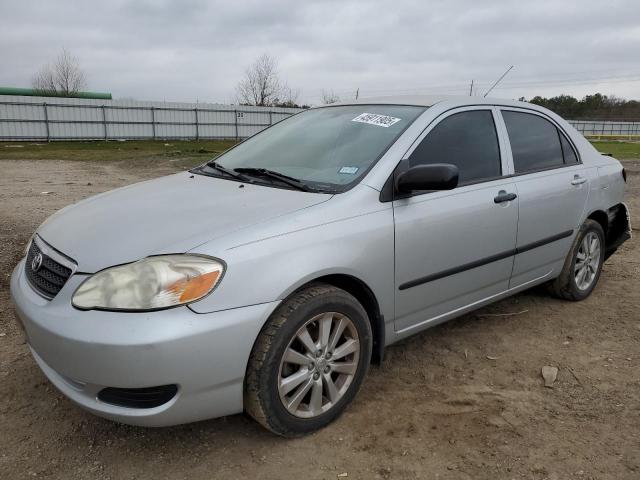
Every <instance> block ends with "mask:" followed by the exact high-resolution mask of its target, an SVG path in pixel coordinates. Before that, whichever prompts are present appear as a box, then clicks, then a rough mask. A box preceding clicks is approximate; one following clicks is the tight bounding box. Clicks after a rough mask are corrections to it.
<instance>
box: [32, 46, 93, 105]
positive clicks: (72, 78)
mask: <svg viewBox="0 0 640 480" xmlns="http://www.w3.org/2000/svg"><path fill="white" fill-rule="evenodd" d="M86 84H87V82H86V79H85V75H84V72H83V71H82V69H81V68H80V64H79V62H78V59H77V58H76V57H74V56H73V55H71V54H70V53H69V52H68V51H67V50H66V49H64V48H63V49H62V53H60V55H58V58H57V59H56V61H55V62H54V63H53V64H48V65H45V66H44V67H43V68H42V69H41V70H40V71H39V72H38V73H36V74H35V75H34V77H33V80H32V85H33V88H34V90H37V91H39V92H42V93H47V94H55V95H61V96H69V95H73V94H76V93H78V92H79V91H80V90H82V89H83V88H85V87H86Z"/></svg>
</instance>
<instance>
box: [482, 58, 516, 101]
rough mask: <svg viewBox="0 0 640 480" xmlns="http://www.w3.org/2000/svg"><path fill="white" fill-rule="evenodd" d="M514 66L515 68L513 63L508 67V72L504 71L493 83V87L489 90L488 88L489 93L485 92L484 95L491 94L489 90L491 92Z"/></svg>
mask: <svg viewBox="0 0 640 480" xmlns="http://www.w3.org/2000/svg"><path fill="white" fill-rule="evenodd" d="M512 68H513V65H511V66H510V67H509V68H507V71H506V72H504V73H503V74H502V76H501V77H500V78H499V79H498V80H496V82H495V83H494V84H493V85H491V88H490V89H489V90H487V93H485V94H484V95H483V97H486V96H487V95H489V92H491V90H493V89H494V88H495V87H496V85H498V84H499V83H500V80H502V79H503V78H504V77H506V76H507V73H509V72H510V71H511V69H512Z"/></svg>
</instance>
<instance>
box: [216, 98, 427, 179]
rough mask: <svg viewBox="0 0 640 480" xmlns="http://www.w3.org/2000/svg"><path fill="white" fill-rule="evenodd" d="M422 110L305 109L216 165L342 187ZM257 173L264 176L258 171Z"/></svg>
mask: <svg viewBox="0 0 640 480" xmlns="http://www.w3.org/2000/svg"><path fill="white" fill-rule="evenodd" d="M424 110H425V107H415V106H402V105H348V106H336V107H324V108H317V109H312V110H307V111H305V112H302V113H299V114H297V115H294V116H292V117H289V118H287V119H286V120H283V121H281V122H279V123H277V124H275V125H274V126H272V127H270V128H268V129H266V130H264V131H262V132H260V133H259V134H257V135H255V136H253V137H251V138H249V139H247V140H245V141H244V142H242V143H240V144H239V145H237V146H236V147H234V148H232V149H231V150H229V151H228V152H226V153H224V154H222V155H221V156H219V157H218V158H217V159H216V164H218V165H219V166H221V167H223V168H225V169H228V170H233V171H234V172H235V171H236V170H237V169H239V171H240V172H242V174H243V175H245V176H246V175H251V174H252V172H251V170H252V169H266V170H269V171H271V172H276V173H278V174H282V175H286V176H287V177H290V178H291V179H296V180H300V181H301V182H304V184H305V185H308V186H310V187H312V188H314V189H316V190H332V191H342V190H345V189H346V188H347V186H348V185H349V184H353V183H354V182H356V181H357V180H358V179H359V178H361V177H362V176H363V175H364V174H365V173H366V172H367V171H368V170H369V168H370V167H371V166H373V165H374V164H375V162H376V161H377V160H378V159H379V158H380V157H381V156H382V155H383V154H384V153H385V151H386V150H387V149H388V148H389V147H390V146H391V144H392V143H393V142H394V141H395V140H396V139H397V138H398V137H399V136H400V134H401V133H402V132H403V131H404V130H405V129H406V128H407V127H408V126H409V125H410V124H411V123H412V122H413V121H414V120H415V119H416V118H417V117H418V115H420V114H421V113H422V112H424ZM206 168H208V169H213V167H211V166H209V167H206ZM253 173H254V174H256V175H257V173H256V172H255V171H254V172H253ZM260 177H261V178H260V180H263V179H264V178H266V177H265V175H264V171H263V172H262V175H260ZM274 181H275V180H274ZM278 186H284V187H286V185H281V184H278Z"/></svg>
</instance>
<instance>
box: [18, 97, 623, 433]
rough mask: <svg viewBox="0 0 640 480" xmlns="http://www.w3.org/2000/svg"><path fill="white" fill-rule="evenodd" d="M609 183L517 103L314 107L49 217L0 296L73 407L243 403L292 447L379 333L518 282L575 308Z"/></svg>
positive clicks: (595, 255)
mask: <svg viewBox="0 0 640 480" xmlns="http://www.w3.org/2000/svg"><path fill="white" fill-rule="evenodd" d="M625 181H626V177H625V171H624V169H623V168H622V166H621V164H620V163H619V162H618V161H616V160H615V159H613V158H611V157H609V156H604V155H601V154H600V153H598V152H597V151H596V150H595V149H594V148H593V147H592V146H591V144H590V143H589V142H588V141H587V140H585V139H584V138H583V137H582V135H580V133H578V132H577V131H576V130H575V129H573V128H572V127H571V126H570V125H569V124H568V123H567V122H565V121H564V120H563V119H561V118H559V117H558V116H557V115H555V114H553V113H552V112H550V111H548V110H545V109H543V108H540V107H537V106H534V105H530V104H528V103H522V102H515V101H501V100H491V99H478V98H473V97H461V98H448V99H443V98H438V99H435V98H429V97H411V98H404V97H397V98H385V99H378V100H364V101H359V102H354V103H350V104H340V105H332V106H327V107H321V108H314V109H310V110H307V111H304V112H303V113H300V114H297V115H295V116H292V117H290V118H288V119H286V120H284V121H282V122H280V123H278V124H276V125H274V126H272V127H270V128H268V129H266V130H264V131H262V132H261V133H259V134H257V135H255V136H253V137H251V138H249V139H248V140H246V141H244V142H242V143H240V144H238V145H236V146H235V147H233V148H232V149H230V150H228V151H227V152H225V153H224V154H222V155H221V156H219V157H218V158H216V159H215V161H210V162H208V163H206V164H204V165H201V166H199V167H197V168H194V169H193V170H191V171H189V172H183V173H178V174H175V175H170V176H167V177H163V178H159V179H155V180H150V181H147V182H142V183H139V184H136V185H131V186H127V187H124V188H120V189H117V190H114V191H112V192H108V193H105V194H102V195H98V196H96V197H93V198H89V199H87V200H84V201H82V202H79V203H77V204H75V205H71V206H69V207H66V208H64V209H62V210H61V211H59V212H58V213H56V214H54V215H53V216H51V217H50V218H49V219H48V220H46V221H45V222H44V223H43V224H42V225H41V226H40V227H39V228H38V229H37V231H36V232H35V234H34V235H33V238H32V239H31V241H30V242H29V245H28V246H27V249H26V251H25V258H24V259H23V260H21V261H20V263H19V264H18V265H17V267H16V268H15V270H14V272H13V275H12V278H11V294H12V298H13V301H14V303H15V307H16V311H17V318H18V321H19V322H20V324H21V325H23V326H24V330H25V336H26V338H27V342H28V345H29V348H30V349H31V353H32V354H33V357H34V359H35V361H36V362H37V363H38V365H39V366H40V368H41V369H42V371H43V372H44V374H45V375H46V376H47V377H48V378H49V380H50V381H51V382H52V383H53V384H54V385H55V386H56V387H57V388H58V389H59V390H60V391H62V392H63V393H64V394H65V395H66V396H67V397H69V398H70V399H71V400H73V401H74V402H75V403H77V404H78V405H80V406H81V407H83V408H86V409H87V410H90V411H91V412H94V413H96V414H98V415H101V416H103V417H107V418H110V419H113V420H117V421H120V422H124V423H129V424H136V425H146V426H163V425H172V424H179V423H186V422H192V421H196V420H201V419H206V418H212V417H218V416H223V415H229V414H235V413H240V412H242V411H246V412H247V413H249V414H250V415H251V416H252V417H253V418H255V419H256V420H257V421H258V422H259V423H261V424H262V425H263V426H265V427H266V428H268V429H270V430H271V431H273V432H275V433H277V434H280V435H284V436H296V435H301V434H304V433H307V432H311V431H314V430H316V429H318V428H321V427H323V426H325V425H327V424H329V423H330V422H331V421H332V420H334V419H335V418H336V417H337V416H338V415H340V413H342V412H343V411H344V409H345V408H346V407H347V406H348V405H349V404H350V403H351V401H352V400H353V399H354V397H355V396H356V393H357V392H358V389H359V388H360V386H361V384H362V382H363V379H364V377H365V375H366V373H367V369H368V367H369V364H370V363H371V362H372V361H381V359H382V356H383V351H384V348H385V347H386V346H387V345H389V344H391V343H393V342H396V341H398V340H400V339H402V338H405V337H407V336H409V335H412V334H414V333H416V332H418V331H421V330H423V329H425V328H428V327H432V326H434V325H437V324H439V323H441V322H444V321H446V320H449V319H451V318H454V317H457V316H460V315H462V314H464V313H466V312H468V311H471V310H473V309H477V308H479V307H481V306H483V305H486V304H488V303H491V302H495V301H497V300H499V299H501V298H504V297H507V296H509V295H513V294H515V293H517V292H520V291H522V290H525V289H528V288H531V287H533V286H535V285H538V284H543V283H546V284H547V285H548V286H549V291H550V292H551V293H552V294H554V295H556V296H558V297H560V298H563V299H566V300H571V301H577V300H582V299H584V298H586V297H587V296H588V295H590V294H591V293H592V292H593V290H594V288H595V287H596V284H597V282H598V278H599V276H600V272H601V271H602V265H603V263H604V262H605V261H606V259H607V258H608V257H609V255H611V254H612V253H613V252H614V251H615V250H616V249H617V248H618V247H619V246H620V245H621V244H622V243H623V242H624V241H625V240H626V239H628V238H629V237H630V234H631V233H630V232H631V227H630V225H629V216H628V212H627V208H626V207H625V205H624V203H623V194H624V189H625Z"/></svg>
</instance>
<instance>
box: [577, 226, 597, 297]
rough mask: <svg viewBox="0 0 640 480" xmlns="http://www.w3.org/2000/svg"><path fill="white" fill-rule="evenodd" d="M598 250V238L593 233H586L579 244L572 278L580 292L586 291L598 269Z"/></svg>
mask: <svg viewBox="0 0 640 480" xmlns="http://www.w3.org/2000/svg"><path fill="white" fill-rule="evenodd" d="M600 248H601V247H600V237H598V235H597V234H596V233H595V232H593V231H591V232H588V233H587V234H586V235H585V236H584V238H583V239H582V242H581V243H580V247H579V248H578V253H577V254H576V263H575V266H574V278H575V281H576V286H577V287H578V288H579V289H580V290H587V289H588V288H589V287H591V285H592V284H593V281H594V279H595V278H596V275H597V273H598V268H600Z"/></svg>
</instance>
